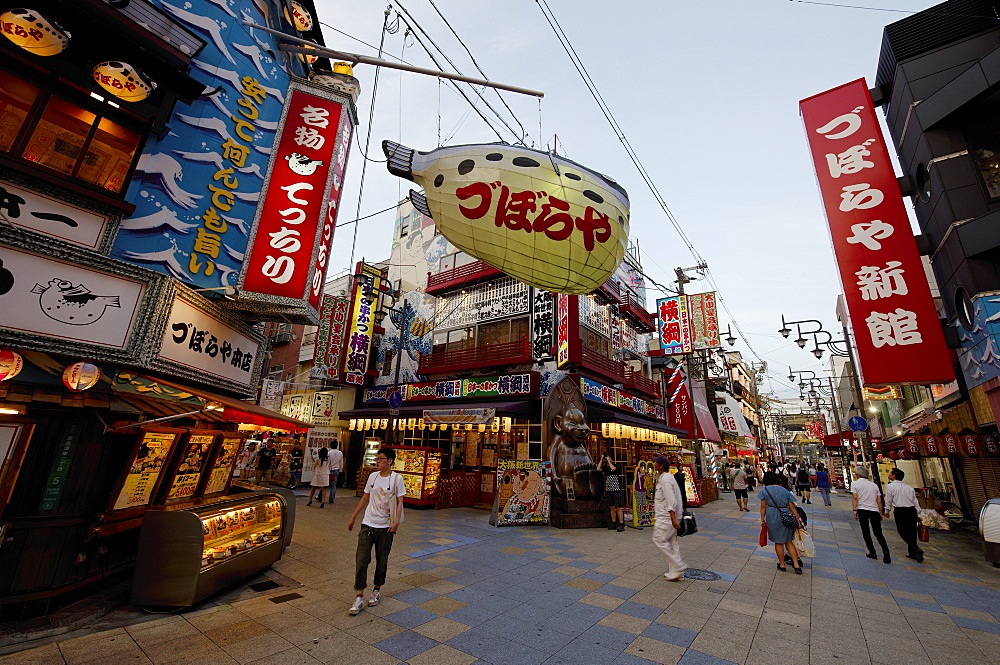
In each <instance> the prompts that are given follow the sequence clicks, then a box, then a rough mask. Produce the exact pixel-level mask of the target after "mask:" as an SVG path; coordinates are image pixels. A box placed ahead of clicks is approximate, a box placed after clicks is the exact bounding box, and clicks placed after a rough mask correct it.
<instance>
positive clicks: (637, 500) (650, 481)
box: [626, 462, 656, 526]
mask: <svg viewBox="0 0 1000 665" xmlns="http://www.w3.org/2000/svg"><path fill="white" fill-rule="evenodd" d="M626 476H631V478H632V525H633V526H652V525H653V523H654V522H655V521H656V520H655V519H654V510H653V494H654V490H655V489H656V470H655V469H654V468H653V463H652V462H639V464H638V465H636V467H635V468H634V469H629V470H626Z"/></svg>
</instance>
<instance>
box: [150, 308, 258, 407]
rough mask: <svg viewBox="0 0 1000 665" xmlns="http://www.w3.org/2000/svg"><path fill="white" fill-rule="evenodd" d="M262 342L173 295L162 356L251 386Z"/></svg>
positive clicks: (218, 376)
mask: <svg viewBox="0 0 1000 665" xmlns="http://www.w3.org/2000/svg"><path fill="white" fill-rule="evenodd" d="M259 356H260V344H258V343H257V342H255V341H253V340H252V339H250V338H249V337H247V336H246V335H243V334H241V333H240V332H239V331H238V330H237V329H236V328H234V327H232V326H230V325H228V324H226V323H225V322H223V321H222V320H221V319H219V318H217V317H215V316H213V315H211V314H209V313H208V312H206V311H203V310H202V309H200V308H198V307H195V306H194V305H192V304H190V303H188V302H187V301H185V300H184V299H182V298H176V299H174V304H173V308H172V309H171V311H170V319H169V321H167V327H166V330H165V331H164V334H163V343H162V346H161V347H160V352H159V358H160V359H161V360H166V361H169V362H171V363H176V364H177V365H181V366H183V367H185V368H187V369H188V370H189V371H191V372H193V373H198V374H205V375H208V376H211V377H215V378H217V379H224V380H228V381H232V382H234V383H236V384H239V385H240V386H243V387H250V386H251V385H253V383H254V380H253V379H254V377H255V376H256V373H255V369H256V367H257V366H258V365H259V364H260V362H261V359H260V357H259Z"/></svg>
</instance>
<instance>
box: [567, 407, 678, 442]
mask: <svg viewBox="0 0 1000 665" xmlns="http://www.w3.org/2000/svg"><path fill="white" fill-rule="evenodd" d="M587 420H589V421H590V422H609V423H619V424H621V425H629V426H631V427H644V428H646V429H651V430H655V431H657V432H666V433H667V434H675V435H677V436H683V435H684V432H683V431H682V430H679V429H677V428H675V427H671V426H670V425H668V424H666V423H665V422H663V421H660V420H654V419H652V418H643V417H642V416H639V415H636V414H634V413H627V412H625V411H620V410H618V409H614V408H612V407H609V406H604V405H602V404H595V403H594V402H587Z"/></svg>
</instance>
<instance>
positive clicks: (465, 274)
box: [425, 261, 503, 296]
mask: <svg viewBox="0 0 1000 665" xmlns="http://www.w3.org/2000/svg"><path fill="white" fill-rule="evenodd" d="M500 275H503V272H501V271H499V270H497V269H496V268H494V267H493V266H491V265H489V264H487V263H483V262H482V261H475V262H473V263H466V264H465V265H464V266H458V267H457V268H452V269H451V270H444V271H442V272H439V273H436V274H432V273H427V288H426V289H425V291H426V293H429V294H431V295H432V296H433V295H437V294H439V293H446V292H447V291H451V290H453V289H457V288H460V287H464V286H471V285H472V284H478V283H479V282H484V281H486V280H488V279H493V278H494V277H499V276H500Z"/></svg>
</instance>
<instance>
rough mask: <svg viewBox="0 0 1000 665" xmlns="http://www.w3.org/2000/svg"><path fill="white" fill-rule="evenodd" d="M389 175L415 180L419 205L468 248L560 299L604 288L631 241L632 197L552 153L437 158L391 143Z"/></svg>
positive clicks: (492, 147) (457, 149)
mask: <svg viewBox="0 0 1000 665" xmlns="http://www.w3.org/2000/svg"><path fill="white" fill-rule="evenodd" d="M382 150H383V151H384V152H385V155H386V157H387V158H388V162H387V166H388V169H389V172H390V173H392V174H394V175H397V176H400V177H402V178H406V179H408V180H412V181H413V182H415V183H417V184H418V185H420V186H421V187H423V190H424V191H423V193H420V192H415V191H411V192H410V200H411V202H412V203H413V206H414V207H415V208H416V209H417V210H418V211H419V212H421V213H423V214H424V215H427V216H429V217H431V218H433V219H434V223H435V224H436V225H437V228H438V230H439V231H441V234H442V235H443V236H444V237H445V238H447V239H448V241H449V242H451V243H452V244H453V245H455V246H456V247H458V248H459V249H461V250H462V251H464V252H466V253H467V254H470V255H472V256H475V257H476V258H478V259H479V260H481V261H482V262H484V263H486V264H489V265H491V266H493V267H494V268H497V269H498V270H501V271H503V272H504V273H506V274H507V275H510V276H511V277H513V278H514V279H517V280H520V281H522V282H525V283H526V284H530V285H532V286H535V287H537V288H540V289H544V290H547V291H552V292H555V293H566V294H584V293H590V292H592V291H594V290H596V289H597V288H599V287H600V286H601V285H602V284H603V283H604V282H605V281H607V280H608V278H610V277H611V276H612V275H613V274H614V271H615V269H616V268H617V267H618V266H619V265H620V264H621V261H622V258H623V257H624V255H625V248H626V246H627V245H628V232H629V222H628V218H629V203H628V194H627V193H626V192H625V190H624V188H622V187H621V185H619V184H618V183H616V182H615V181H614V180H612V179H611V178H609V177H607V176H605V175H602V174H600V173H598V172H596V171H593V170H591V169H588V168H585V167H583V166H581V165H579V164H577V163H576V162H572V161H570V160H568V159H565V158H564V157H560V156H559V155H555V154H552V153H546V152H541V151H538V150H531V149H529V148H524V147H520V146H510V145H504V144H479V145H466V146H446V147H443V148H438V149H437V150H432V151H431V152H426V153H424V152H417V151H416V150H413V149H412V148H408V147H406V146H403V145H400V144H398V143H394V142H392V141H383V142H382Z"/></svg>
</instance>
